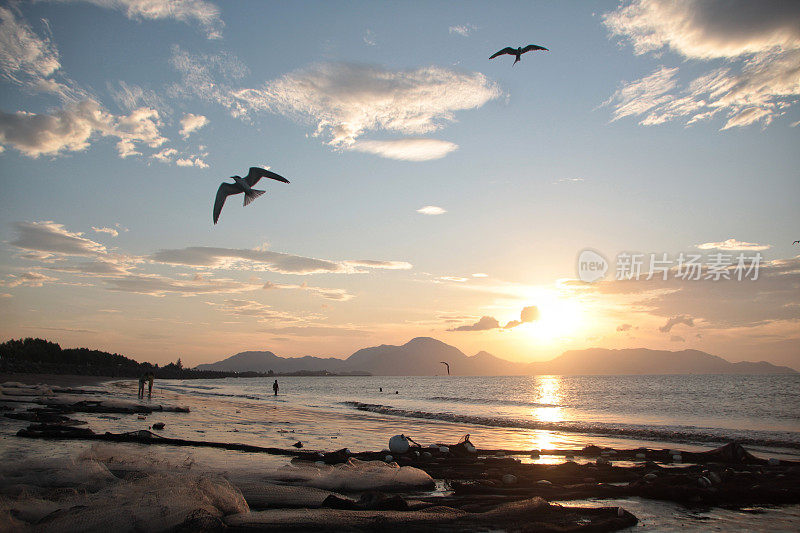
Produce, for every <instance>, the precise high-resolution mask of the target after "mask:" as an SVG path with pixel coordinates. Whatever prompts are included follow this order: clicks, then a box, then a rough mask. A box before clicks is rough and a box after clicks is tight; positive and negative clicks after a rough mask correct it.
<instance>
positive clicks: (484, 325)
mask: <svg viewBox="0 0 800 533" xmlns="http://www.w3.org/2000/svg"><path fill="white" fill-rule="evenodd" d="M538 319H539V308H538V307H536V306H535V305H529V306H527V307H523V308H522V311H521V312H520V314H519V320H511V321H509V322H508V323H507V324H506V325H505V326H502V327H501V326H500V322H498V321H497V319H496V318H494V317H491V316H482V317H481V319H480V320H478V321H477V322H475V323H474V324H470V325H467V326H459V327H457V328H452V329H448V330H447V331H487V330H490V329H513V328H515V327H517V326H519V325H521V324H527V323H529V322H533V321H535V320H538Z"/></svg>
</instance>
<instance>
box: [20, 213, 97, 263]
mask: <svg viewBox="0 0 800 533" xmlns="http://www.w3.org/2000/svg"><path fill="white" fill-rule="evenodd" d="M14 228H15V229H16V230H17V238H16V239H15V240H13V241H11V244H12V245H14V246H16V247H17V248H21V249H23V250H32V251H36V252H43V253H44V254H63V255H77V256H94V255H98V254H104V253H106V247H105V246H103V245H102V244H100V243H99V242H95V241H93V240H91V239H87V238H86V237H84V236H83V233H77V232H71V231H68V230H67V229H66V228H65V227H64V225H63V224H57V223H55V222H52V221H43V222H16V223H15V224H14Z"/></svg>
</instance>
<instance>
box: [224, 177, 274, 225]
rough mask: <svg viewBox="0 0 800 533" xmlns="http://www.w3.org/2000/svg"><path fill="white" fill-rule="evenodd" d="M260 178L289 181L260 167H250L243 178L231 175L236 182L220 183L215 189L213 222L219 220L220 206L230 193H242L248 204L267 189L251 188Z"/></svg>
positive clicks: (245, 202)
mask: <svg viewBox="0 0 800 533" xmlns="http://www.w3.org/2000/svg"><path fill="white" fill-rule="evenodd" d="M261 178H270V179H273V180H276V181H282V182H283V183H289V180H287V179H286V178H284V177H283V176H279V175H277V174H275V173H274V172H270V171H269V170H266V169H263V168H260V167H250V172H248V173H247V176H245V177H244V178H242V177H240V176H231V179H232V180H233V181H235V182H236V183H224V182H223V183H222V185H220V186H219V189H217V198H216V200H214V224H216V223H217V220H219V214H220V213H221V212H222V206H223V205H224V204H225V199H226V198H227V197H228V196H230V195H231V194H239V193H244V205H250V202H252V201H253V200H255V199H256V198H258V197H259V196H261V195H262V194H264V193H265V192H267V191H262V190H258V189H253V185H255V184H256V183H258V180H260V179H261Z"/></svg>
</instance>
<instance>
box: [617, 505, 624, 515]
mask: <svg viewBox="0 0 800 533" xmlns="http://www.w3.org/2000/svg"><path fill="white" fill-rule="evenodd" d="M617 516H619V517H620V518H621V517H623V516H625V509H623V508H622V507H617Z"/></svg>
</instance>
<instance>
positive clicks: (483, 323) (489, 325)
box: [447, 316, 500, 331]
mask: <svg viewBox="0 0 800 533" xmlns="http://www.w3.org/2000/svg"><path fill="white" fill-rule="evenodd" d="M499 327H500V323H499V322H498V321H497V319H496V318H494V317H491V316H482V317H481V319H480V320H478V321H477V322H475V323H474V324H471V325H469V326H458V327H457V328H452V329H448V330H447V331H487V330H490V329H497V328H499Z"/></svg>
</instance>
